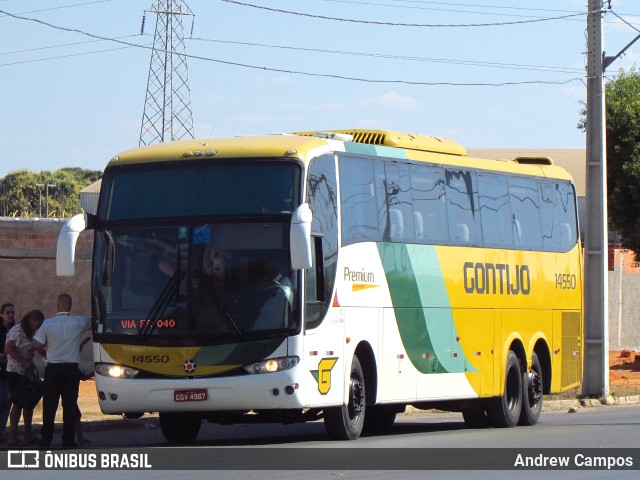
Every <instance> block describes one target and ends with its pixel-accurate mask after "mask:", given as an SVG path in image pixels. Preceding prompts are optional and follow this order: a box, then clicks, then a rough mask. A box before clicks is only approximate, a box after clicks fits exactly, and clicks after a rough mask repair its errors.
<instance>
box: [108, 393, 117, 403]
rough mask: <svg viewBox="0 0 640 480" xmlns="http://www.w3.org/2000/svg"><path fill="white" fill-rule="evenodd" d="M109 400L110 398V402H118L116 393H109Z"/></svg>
mask: <svg viewBox="0 0 640 480" xmlns="http://www.w3.org/2000/svg"><path fill="white" fill-rule="evenodd" d="M109 398H111V400H113V401H114V402H115V401H116V400H118V395H117V394H116V393H110V394H109Z"/></svg>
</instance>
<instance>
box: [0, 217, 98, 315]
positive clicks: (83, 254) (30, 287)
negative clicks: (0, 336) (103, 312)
mask: <svg viewBox="0 0 640 480" xmlns="http://www.w3.org/2000/svg"><path fill="white" fill-rule="evenodd" d="M64 222H65V220H64V219H38V220H34V219H22V218H16V219H14V218H6V217H2V218H0V304H4V303H7V302H11V303H13V304H14V305H15V306H16V314H17V315H16V319H18V320H19V319H20V318H22V315H23V314H24V313H26V312H28V311H29V310H33V309H36V308H37V309H40V310H42V312H43V313H44V314H45V316H46V317H50V316H53V315H55V313H56V310H57V309H56V299H57V297H58V295H59V294H60V293H68V294H69V295H71V297H72V298H73V309H72V311H73V312H74V313H77V314H79V315H90V314H91V303H90V291H91V288H90V278H91V250H92V245H93V234H91V233H83V234H81V235H80V239H79V241H78V246H77V248H76V259H77V260H76V275H75V276H74V277H57V276H56V262H55V256H56V244H57V239H58V234H59V233H60V230H61V229H62V226H63V225H64Z"/></svg>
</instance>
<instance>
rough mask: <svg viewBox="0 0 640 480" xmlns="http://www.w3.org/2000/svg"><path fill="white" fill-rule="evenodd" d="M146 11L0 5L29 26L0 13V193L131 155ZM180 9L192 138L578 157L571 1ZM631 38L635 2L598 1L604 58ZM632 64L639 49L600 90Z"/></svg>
mask: <svg viewBox="0 0 640 480" xmlns="http://www.w3.org/2000/svg"><path fill="white" fill-rule="evenodd" d="M154 3H155V1H154V0H94V1H91V0H46V1H45V0H0V10H2V11H3V12H7V13H10V14H12V15H17V16H19V17H23V18H27V19H32V20H24V19H20V18H15V17H12V16H9V15H6V14H4V13H2V12H0V148H1V149H2V150H1V152H2V153H1V155H0V177H3V176H5V175H6V174H7V173H8V172H11V171H15V170H21V169H28V170H31V171H34V172H39V171H41V170H49V171H53V170H56V169H58V168H62V167H82V168H86V169H93V170H103V169H104V167H105V166H106V164H107V162H108V161H109V159H110V158H112V157H113V156H115V155H117V154H118V153H119V152H121V151H123V150H126V149H129V148H132V147H136V146H138V144H139V140H140V128H141V122H142V114H143V108H144V103H145V93H146V88H147V80H148V75H149V64H150V59H151V49H150V47H152V45H153V32H154V28H155V21H156V16H155V14H153V13H147V14H146V23H145V32H144V35H140V26H141V21H142V17H143V12H144V11H145V10H148V9H149V8H150V7H151V6H152V4H154ZM186 4H187V5H188V6H189V8H190V9H191V11H192V12H193V13H194V16H193V17H187V18H185V32H184V34H185V37H186V40H185V43H186V53H187V54H188V55H191V56H192V57H191V58H188V59H187V64H188V78H189V86H190V95H191V108H192V112H193V125H194V134H195V137H196V138H207V137H225V136H237V135H254V134H260V133H283V132H293V131H302V130H328V129H343V128H370V129H388V130H397V131H402V132H410V133H420V134H426V135H435V136H439V137H446V138H450V139H452V140H455V141H457V142H459V143H461V144H462V145H464V146H465V147H467V148H469V149H471V148H584V146H585V136H584V133H582V132H581V131H580V130H578V128H577V123H578V121H579V119H580V109H581V108H582V106H581V103H580V102H581V101H584V100H585V99H586V85H585V69H584V67H585V56H586V55H585V54H586V36H585V35H586V33H585V32H586V10H587V0H528V1H523V0H439V1H423V0H305V1H294V0H238V2H229V1H224V0H186ZM259 7H266V8H267V9H265V8H259ZM276 9H277V10H283V11H275V10H276ZM301 14H304V15H301ZM321 17H322V18H321ZM327 17H328V18H327ZM557 17H565V18H557ZM33 19H35V20H40V21H42V22H47V23H48V24H49V25H45V24H43V23H38V22H35V21H33ZM534 20H535V21H534ZM625 21H626V22H628V24H627V23H624V22H625ZM629 24H630V25H629ZM412 25H418V26H412ZM425 25H432V26H425ZM433 25H440V26H433ZM470 25H473V26H470ZM636 28H638V29H640V2H637V1H633V0H612V1H611V11H609V12H608V13H607V15H606V17H605V27H604V37H605V50H606V52H607V54H609V55H615V54H616V53H617V52H619V51H620V50H621V49H622V48H624V47H625V45H627V44H628V43H629V42H630V41H631V40H633V38H634V37H635V36H636V35H638V31H640V30H638V31H636V30H635V29H636ZM69 30H74V31H69ZM81 32H85V33H84V34H83V33H81ZM87 34H88V35H87ZM96 36H97V37H101V38H104V40H100V39H97V38H96ZM108 39H119V40H120V41H124V42H128V43H129V45H124V44H122V43H116V42H114V41H111V40H108ZM132 45H139V46H132ZM196 57H197V58H196ZM639 57H640V42H638V44H636V45H634V46H632V47H631V48H629V50H627V52H626V54H625V55H624V56H623V57H622V58H620V59H619V60H617V61H616V62H615V63H614V64H613V65H611V66H610V67H609V69H608V70H607V77H608V78H609V79H611V78H614V77H615V75H616V73H617V72H618V71H619V69H620V68H623V69H629V68H632V67H633V66H634V65H636V63H638V58H639ZM254 67H255V68H254ZM296 72H298V73H296ZM339 77H342V78H339ZM355 79H359V80H355ZM470 84H473V85H470Z"/></svg>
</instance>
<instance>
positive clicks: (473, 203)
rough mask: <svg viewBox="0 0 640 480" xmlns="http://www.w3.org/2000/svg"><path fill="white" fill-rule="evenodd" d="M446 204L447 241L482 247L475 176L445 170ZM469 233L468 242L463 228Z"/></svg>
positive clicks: (459, 171)
mask: <svg viewBox="0 0 640 480" xmlns="http://www.w3.org/2000/svg"><path fill="white" fill-rule="evenodd" d="M445 181H446V187H445V191H446V204H447V215H448V217H449V239H450V240H451V242H452V243H453V244H454V245H455V244H456V243H463V244H466V243H467V242H468V244H469V245H482V227H481V226H480V206H479V201H478V187H477V181H476V174H475V173H474V172H470V171H465V170H450V169H446V170H445ZM458 225H466V226H467V230H468V232H469V235H468V240H466V239H467V235H466V233H464V232H462V230H463V228H458Z"/></svg>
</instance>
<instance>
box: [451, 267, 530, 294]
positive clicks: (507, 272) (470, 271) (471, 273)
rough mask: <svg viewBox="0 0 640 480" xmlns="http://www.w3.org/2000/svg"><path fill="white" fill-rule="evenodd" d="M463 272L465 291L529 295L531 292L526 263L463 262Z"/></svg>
mask: <svg viewBox="0 0 640 480" xmlns="http://www.w3.org/2000/svg"><path fill="white" fill-rule="evenodd" d="M463 274H464V289H465V291H466V292H467V293H484V294H493V295H496V294H500V295H504V294H507V295H518V294H522V295H529V292H531V274H530V272H529V266H528V265H508V264H506V263H495V264H494V263H475V264H474V263H473V262H465V264H464V267H463Z"/></svg>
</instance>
